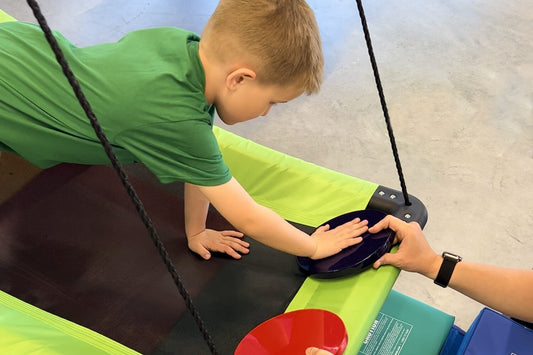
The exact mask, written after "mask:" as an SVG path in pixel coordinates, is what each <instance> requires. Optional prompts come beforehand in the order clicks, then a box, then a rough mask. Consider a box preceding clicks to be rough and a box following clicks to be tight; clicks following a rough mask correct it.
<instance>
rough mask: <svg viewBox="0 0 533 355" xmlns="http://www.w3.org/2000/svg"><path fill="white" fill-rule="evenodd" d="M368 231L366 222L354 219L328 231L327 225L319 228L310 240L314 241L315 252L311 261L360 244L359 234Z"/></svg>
mask: <svg viewBox="0 0 533 355" xmlns="http://www.w3.org/2000/svg"><path fill="white" fill-rule="evenodd" d="M367 230H368V221H367V220H364V221H361V220H360V219H359V218H356V219H354V220H352V221H350V222H346V223H344V224H342V225H340V226H338V227H337V228H335V229H332V230H330V229H329V225H328V224H326V225H325V226H321V227H319V228H318V229H317V230H316V231H315V232H314V233H313V234H312V235H311V238H314V239H315V242H316V250H315V253H314V254H313V255H312V256H311V259H322V258H325V257H328V256H331V255H334V254H337V253H338V252H340V251H341V250H342V249H344V248H347V247H349V246H352V245H355V244H358V243H361V241H362V240H363V238H362V237H360V235H361V234H363V233H365V232H366V231H367Z"/></svg>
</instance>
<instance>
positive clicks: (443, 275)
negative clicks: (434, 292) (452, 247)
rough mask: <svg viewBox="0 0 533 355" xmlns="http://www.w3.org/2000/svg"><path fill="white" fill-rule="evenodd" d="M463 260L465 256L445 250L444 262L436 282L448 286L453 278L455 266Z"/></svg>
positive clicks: (443, 254)
mask: <svg viewBox="0 0 533 355" xmlns="http://www.w3.org/2000/svg"><path fill="white" fill-rule="evenodd" d="M462 260H463V258H462V257H460V256H459V255H456V254H452V253H449V252H447V251H445V252H443V253H442V263H441V266H440V268H439V272H438V273H437V277H436V278H435V281H434V283H435V284H437V285H439V286H441V287H447V286H448V283H449V282H450V279H451V278H452V274H453V272H454V270H455V266H456V265H457V263H459V262H461V261H462Z"/></svg>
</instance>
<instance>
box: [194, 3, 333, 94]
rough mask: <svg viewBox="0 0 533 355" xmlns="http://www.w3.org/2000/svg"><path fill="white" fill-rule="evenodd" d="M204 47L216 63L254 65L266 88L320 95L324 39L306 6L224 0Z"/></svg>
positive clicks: (207, 29)
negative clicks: (299, 90) (295, 90)
mask: <svg viewBox="0 0 533 355" xmlns="http://www.w3.org/2000/svg"><path fill="white" fill-rule="evenodd" d="M202 42H203V45H204V48H205V50H206V55H207V56H209V57H210V58H211V59H212V60H217V61H220V62H222V63H229V62H236V63H239V64H247V65H250V66H251V67H252V68H251V69H253V70H254V71H255V72H256V74H257V80H258V81H259V82H261V83H263V84H267V85H278V86H283V87H288V86H291V87H292V86H297V87H300V88H302V89H303V90H304V91H305V92H306V93H307V94H312V93H316V92H318V91H319V89H320V84H321V83H322V76H323V68H324V57H323V55H322V46H321V43H320V33H319V30H318V25H317V23H316V19H315V15H314V13H313V10H312V9H311V8H310V7H309V5H308V4H307V3H306V2H305V1H304V0H221V1H220V2H219V4H218V6H217V8H216V9H215V12H214V13H213V15H212V16H211V17H210V19H209V21H208V22H207V25H206V26H205V28H204V31H203V33H202V39H201V43H202Z"/></svg>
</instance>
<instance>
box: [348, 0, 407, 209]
mask: <svg viewBox="0 0 533 355" xmlns="http://www.w3.org/2000/svg"><path fill="white" fill-rule="evenodd" d="M356 2H357V9H358V10H359V17H360V18H361V25H362V26H363V32H364V34H365V41H366V46H367V48H368V55H369V57H370V63H371V64H372V71H373V72H374V79H375V81H376V87H377V89H378V94H379V101H380V102H381V109H382V110H383V115H384V116H385V123H386V124H387V131H388V132H389V140H390V144H391V148H392V154H393V155H394V161H395V162H396V170H397V171H398V177H399V178H400V185H401V187H402V193H403V198H404V201H405V205H406V206H410V205H411V202H410V201H409V194H408V193H407V186H406V185H405V179H404V177H403V170H402V164H401V163H400V155H399V153H398V147H397V146H396V140H395V139H394V132H393V131H392V125H391V122H390V117H389V110H388V109H387V103H386V102H385V94H384V93H383V87H382V86H381V79H380V77H379V72H378V65H377V63H376V58H375V56H374V50H373V49H372V41H371V40H370V32H369V31H368V25H367V23H366V17H365V11H364V9H363V4H362V1H361V0H356Z"/></svg>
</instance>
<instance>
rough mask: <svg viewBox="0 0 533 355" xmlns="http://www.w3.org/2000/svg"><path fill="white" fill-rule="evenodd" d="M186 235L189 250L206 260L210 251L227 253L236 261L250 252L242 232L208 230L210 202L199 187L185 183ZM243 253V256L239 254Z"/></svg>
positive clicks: (209, 255)
mask: <svg viewBox="0 0 533 355" xmlns="http://www.w3.org/2000/svg"><path fill="white" fill-rule="evenodd" d="M184 200H185V234H186V236H187V243H188V246H189V249H191V250H192V251H193V252H195V253H197V254H199V255H200V256H201V257H202V258H204V259H209V258H210V257H211V253H210V251H217V252H221V253H226V254H228V255H230V256H232V257H233V258H235V259H240V258H241V254H247V253H248V252H249V250H248V247H249V246H250V245H249V243H247V242H245V241H242V240H240V239H238V238H242V237H243V236H244V235H243V234H242V233H241V232H237V231H232V230H226V231H220V232H219V231H215V230H212V229H207V228H206V224H205V222H206V219H207V213H208V211H209V200H208V199H207V198H206V197H205V196H204V195H203V194H202V193H201V192H200V190H199V189H198V187H197V186H195V185H192V184H188V183H185V192H184ZM239 253H241V254H239Z"/></svg>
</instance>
